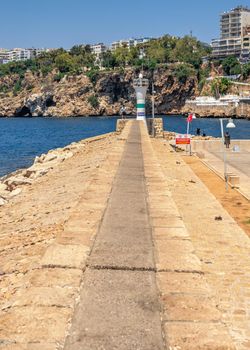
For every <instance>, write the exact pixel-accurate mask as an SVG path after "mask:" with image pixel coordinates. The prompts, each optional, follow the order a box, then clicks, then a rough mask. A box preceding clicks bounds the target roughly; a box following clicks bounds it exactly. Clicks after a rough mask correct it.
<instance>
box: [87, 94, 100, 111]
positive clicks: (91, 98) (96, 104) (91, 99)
mask: <svg viewBox="0 0 250 350" xmlns="http://www.w3.org/2000/svg"><path fill="white" fill-rule="evenodd" d="M88 103H89V104H90V105H91V106H92V107H93V108H94V109H96V108H98V107H99V101H98V98H97V97H96V95H91V96H89V97H88Z"/></svg>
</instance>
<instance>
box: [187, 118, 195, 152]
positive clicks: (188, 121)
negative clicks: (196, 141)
mask: <svg viewBox="0 0 250 350" xmlns="http://www.w3.org/2000/svg"><path fill="white" fill-rule="evenodd" d="M193 119H196V116H195V114H193V113H190V114H189V115H188V117H187V135H189V126H190V123H191V122H192V121H193ZM189 137H190V143H189V155H190V156H191V135H189ZM186 152H188V146H187V147H186Z"/></svg>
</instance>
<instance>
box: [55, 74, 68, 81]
mask: <svg viewBox="0 0 250 350" xmlns="http://www.w3.org/2000/svg"><path fill="white" fill-rule="evenodd" d="M65 75H66V74H65V73H62V72H59V73H57V74H56V75H55V76H54V81H56V82H58V83H59V81H61V80H62V78H63V77H65Z"/></svg>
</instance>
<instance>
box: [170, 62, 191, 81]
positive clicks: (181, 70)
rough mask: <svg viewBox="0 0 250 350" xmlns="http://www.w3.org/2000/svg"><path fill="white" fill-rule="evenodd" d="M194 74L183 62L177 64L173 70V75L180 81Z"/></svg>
mask: <svg viewBox="0 0 250 350" xmlns="http://www.w3.org/2000/svg"><path fill="white" fill-rule="evenodd" d="M194 74H195V71H194V69H193V68H192V67H190V66H189V65H187V64H184V63H183V64H180V65H178V66H177V67H176V68H175V70H174V76H175V77H176V78H177V79H178V80H179V82H180V83H185V82H186V80H187V79H188V78H189V77H191V76H193V75H194Z"/></svg>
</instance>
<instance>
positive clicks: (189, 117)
mask: <svg viewBox="0 0 250 350" xmlns="http://www.w3.org/2000/svg"><path fill="white" fill-rule="evenodd" d="M192 120H193V114H191V113H190V114H189V116H188V117H187V122H188V123H190V122H191V121H192Z"/></svg>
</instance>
